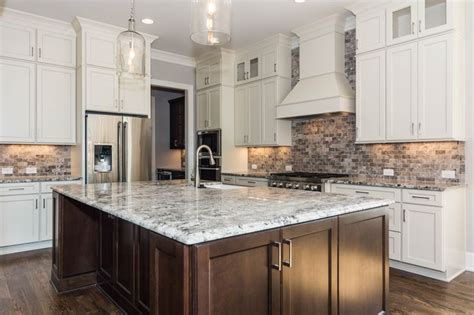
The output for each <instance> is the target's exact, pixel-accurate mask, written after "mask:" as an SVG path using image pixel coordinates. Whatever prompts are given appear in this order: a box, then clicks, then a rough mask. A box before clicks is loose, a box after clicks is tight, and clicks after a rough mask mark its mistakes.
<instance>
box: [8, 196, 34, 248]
mask: <svg viewBox="0 0 474 315" xmlns="http://www.w3.org/2000/svg"><path fill="white" fill-rule="evenodd" d="M39 217H40V216H39V197H38V195H19V196H3V197H0V246H12V245H18V244H24V243H31V242H36V241H38V240H39V234H38V230H39Z"/></svg>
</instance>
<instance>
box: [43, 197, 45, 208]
mask: <svg viewBox="0 0 474 315" xmlns="http://www.w3.org/2000/svg"><path fill="white" fill-rule="evenodd" d="M43 209H46V199H43Z"/></svg>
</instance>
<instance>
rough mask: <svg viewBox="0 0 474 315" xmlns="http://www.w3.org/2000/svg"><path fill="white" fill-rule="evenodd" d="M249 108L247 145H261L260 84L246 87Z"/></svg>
mask: <svg viewBox="0 0 474 315" xmlns="http://www.w3.org/2000/svg"><path fill="white" fill-rule="evenodd" d="M247 89H248V98H249V99H248V107H249V130H248V135H247V144H248V145H260V144H261V143H262V88H261V84H260V83H258V82H257V83H252V84H249V85H247Z"/></svg>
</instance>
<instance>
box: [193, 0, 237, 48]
mask: <svg viewBox="0 0 474 315" xmlns="http://www.w3.org/2000/svg"><path fill="white" fill-rule="evenodd" d="M192 1H193V3H192V6H193V7H192V22H191V23H192V24H191V39H192V40H193V41H194V42H196V43H198V44H201V45H208V46H215V45H222V44H225V43H227V42H228V41H230V23H231V0H192Z"/></svg>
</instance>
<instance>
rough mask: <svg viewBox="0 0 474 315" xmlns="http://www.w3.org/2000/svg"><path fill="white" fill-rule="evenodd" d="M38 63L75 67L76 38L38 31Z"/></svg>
mask: <svg viewBox="0 0 474 315" xmlns="http://www.w3.org/2000/svg"><path fill="white" fill-rule="evenodd" d="M38 61H40V62H45V63H51V64H55V65H59V66H66V67H75V66H76V37H75V36H74V35H70V34H61V33H53V32H46V31H42V30H38Z"/></svg>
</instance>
